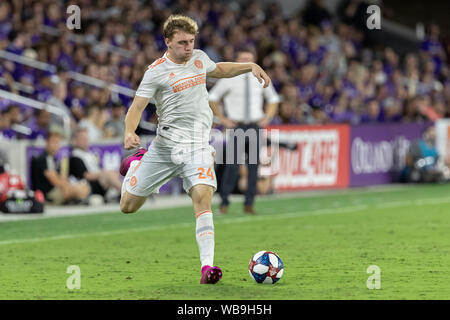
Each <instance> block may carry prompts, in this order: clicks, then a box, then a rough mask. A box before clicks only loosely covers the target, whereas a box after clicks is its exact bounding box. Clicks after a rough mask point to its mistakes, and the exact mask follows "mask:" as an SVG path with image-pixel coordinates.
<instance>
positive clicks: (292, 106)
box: [0, 0, 450, 204]
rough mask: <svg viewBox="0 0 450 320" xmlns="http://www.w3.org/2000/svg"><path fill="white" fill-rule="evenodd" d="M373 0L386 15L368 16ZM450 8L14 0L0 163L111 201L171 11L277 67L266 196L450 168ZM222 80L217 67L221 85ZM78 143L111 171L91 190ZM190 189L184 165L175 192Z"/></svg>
mask: <svg viewBox="0 0 450 320" xmlns="http://www.w3.org/2000/svg"><path fill="white" fill-rule="evenodd" d="M372 4H375V5H377V6H378V7H379V8H380V17H381V20H380V26H381V29H369V28H368V27H367V20H368V19H369V17H370V16H371V14H370V13H368V12H367V8H368V7H369V6H370V5H372ZM70 5H77V6H78V7H79V8H80V15H81V16H80V17H81V19H80V28H79V29H73V30H70V29H69V28H68V27H67V24H66V22H67V19H68V18H69V16H70V15H71V14H72V12H70V13H67V8H68V7H69V6H70ZM449 9H450V8H449V4H448V2H446V1H428V2H427V3H426V5H424V4H423V1H416V0H410V1H408V4H407V6H405V3H404V2H403V1H362V0H343V1H338V0H336V1H333V0H328V1H327V0H303V1H302V0H295V1H290V0H282V1H216V0H214V1H208V0H189V1H187V0H186V1H183V0H180V1H172V0H155V1H145V0H142V1H139V0H130V1H118V0H98V1H94V0H79V1H57V0H48V1H46V0H39V1H36V0H14V1H13V0H3V1H1V2H0V161H1V163H0V164H1V166H0V170H1V174H8V179H9V178H10V177H15V179H18V180H20V181H21V183H20V184H14V183H11V182H4V184H3V187H2V189H0V191H1V192H3V194H6V193H7V191H8V190H15V189H27V188H28V189H31V190H34V191H36V190H40V191H42V192H44V197H45V199H46V200H47V201H53V202H54V203H85V202H86V201H85V200H84V199H87V198H89V197H90V196H92V195H93V194H96V195H100V197H99V198H98V197H97V198H92V199H97V200H98V201H97V200H96V201H97V202H99V203H103V202H117V201H118V195H119V190H120V188H119V187H118V186H120V177H119V176H118V175H117V174H116V175H115V174H114V172H116V173H117V171H118V168H119V166H120V161H121V159H122V158H123V157H124V156H125V155H126V154H127V153H126V152H125V151H124V150H123V149H122V137H123V133H124V123H123V121H124V117H125V114H126V112H127V109H128V107H129V106H130V104H131V101H132V99H133V97H134V92H135V90H136V88H137V87H138V85H139V83H140V81H141V79H142V76H143V74H144V72H145V71H146V69H147V67H148V66H149V65H150V64H151V63H152V62H153V61H155V60H156V59H158V58H160V57H161V56H162V55H163V54H164V52H165V49H166V48H165V44H164V37H163V34H162V24H163V22H164V21H165V19H166V18H167V17H168V16H169V15H170V14H173V13H181V14H184V15H188V16H190V17H191V18H193V19H194V20H195V21H196V22H197V23H198V25H199V34H198V36H197V39H196V47H197V48H199V49H202V50H204V51H205V52H206V53H207V54H208V55H209V57H210V58H211V59H212V60H214V61H215V62H220V61H235V58H236V52H237V51H238V50H239V49H240V48H243V47H252V48H254V50H255V51H256V53H257V63H258V64H259V65H260V66H262V67H263V68H264V69H265V70H266V71H267V73H268V74H269V76H270V77H271V79H272V82H273V85H274V87H275V90H276V91H277V93H278V95H279V96H280V99H281V102H280V103H279V106H278V113H277V115H276V116H275V117H274V118H273V119H272V122H271V123H270V125H269V126H268V127H267V129H268V130H269V131H270V130H273V129H277V130H280V132H281V133H282V134H281V135H280V140H279V141H277V142H278V143H279V145H278V147H279V152H278V154H276V155H274V154H270V153H268V154H269V156H268V158H269V159H268V161H266V162H265V164H264V165H262V166H261V170H260V177H259V179H260V181H259V185H258V192H259V193H260V194H267V193H277V192H284V191H299V190H305V189H316V188H348V187H356V186H367V185H376V184H389V183H398V182H446V181H447V180H448V174H449V173H448V165H449V163H450V142H449V141H450V129H449V128H450V121H449V120H448V119H446V118H449V117H450V69H449V63H448V62H449V58H450V56H449V55H450V22H449V20H448V16H447V15H448V12H450V10H449ZM214 84H215V81H214V79H208V83H207V87H208V89H209V88H211V87H212V86H214ZM155 110H156V109H155V106H154V105H152V104H149V106H148V107H147V109H146V110H145V113H144V116H143V119H142V121H141V123H140V125H139V128H138V130H137V133H138V134H139V135H140V136H142V141H143V143H144V144H146V145H148V144H149V143H150V142H151V140H152V139H153V138H154V135H155V133H156V125H157V123H158V118H157V115H156V113H155ZM83 128H84V129H83ZM214 128H215V129H217V131H215V132H216V133H217V132H218V131H220V130H224V128H223V127H222V126H221V125H220V124H219V123H215V124H214ZM51 136H59V137H60V138H61V141H56V142H54V141H52V140H51V139H50V137H51ZM52 143H54V144H55V146H54V149H56V151H55V152H49V148H50V149H51V144H52ZM213 145H214V146H215V147H216V149H220V147H221V146H223V141H221V140H220V139H214V144H213ZM76 148H78V149H81V150H84V151H86V150H88V152H87V153H85V154H84V156H85V157H86V158H84V160H85V162H86V163H89V165H85V168H82V169H81V171H82V172H83V170H84V171H92V172H93V173H97V178H99V176H101V175H102V174H104V175H110V176H111V177H110V180H108V183H106V182H105V181H100V180H99V181H98V183H99V184H100V186H101V189H96V188H95V187H93V184H92V183H90V185H91V188H90V191H88V192H86V191H85V189H83V184H82V181H81V180H83V174H81V175H80V174H79V173H76V172H74V171H72V169H71V168H74V167H76V165H74V164H73V157H72V154H73V150H74V149H76ZM43 153H45V157H44V158H45V159H47V158H46V157H47V156H48V155H50V156H51V157H52V159H53V160H52V165H53V166H54V167H55V170H56V171H57V172H58V173H60V175H61V176H60V178H61V179H63V180H64V181H65V182H61V184H63V185H65V184H67V188H69V186H70V188H69V189H70V191H67V192H63V194H62V200H61V195H59V197H58V196H56V195H55V196H54V197H53V196H52V197H48V195H47V194H46V191H50V189H49V190H47V189H48V186H41V184H40V180H41V179H43V178H42V176H39V174H37V173H38V171H39V163H38V162H39V160H36V159H39V157H40V156H41V155H42V154H43ZM87 154H90V155H92V157H89V156H87ZM216 156H217V157H221V156H223V154H222V153H220V152H218V154H217V155H216ZM88 158H89V159H88ZM44 161H48V160H44ZM218 163H220V161H219V162H218ZM47 165H48V163H47ZM33 168H34V169H33ZM221 169H222V168H221V165H220V164H217V167H216V170H217V174H218V179H219V180H220V178H221V177H220V174H221ZM33 170H34V171H35V172H34V173H33ZM99 172H100V174H98V173H99ZM245 175H246V172H245V168H243V170H242V171H241V178H242V179H241V181H239V182H238V183H237V185H236V190H235V192H236V193H241V192H243V191H245V188H246V186H245V181H244V180H245V179H244V178H245ZM5 179H6V178H5ZM94 180H95V179H94ZM97 180H98V179H97ZM0 181H2V180H1V179H0ZM4 181H6V180H4ZM8 181H9V180H8ZM219 185H220V183H219ZM97 187H98V186H97ZM41 189H46V190H41ZM181 190H182V189H181V184H180V181H179V180H178V179H174V180H172V181H171V182H169V183H168V184H166V185H165V186H164V187H163V188H162V189H161V193H162V194H169V195H174V194H179V193H181ZM70 192H75V193H76V194H77V196H76V197H75V196H74V197H66V193H70ZM58 199H59V200H58ZM92 199H91V200H92ZM96 201H93V200H92V201H91V202H90V203H91V204H92V203H97V202H96Z"/></svg>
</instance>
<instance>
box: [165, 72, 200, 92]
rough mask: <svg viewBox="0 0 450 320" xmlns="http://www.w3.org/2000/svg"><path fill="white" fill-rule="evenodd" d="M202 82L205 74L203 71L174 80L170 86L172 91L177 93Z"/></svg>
mask: <svg viewBox="0 0 450 320" xmlns="http://www.w3.org/2000/svg"><path fill="white" fill-rule="evenodd" d="M204 83H206V75H205V74H204V73H201V74H198V75H196V76H193V77H188V78H184V79H180V80H178V81H175V82H174V83H173V84H171V85H170V86H171V87H172V90H173V92H174V93H177V92H180V91H183V90H186V89H189V88H192V87H195V86H198V85H200V84H204Z"/></svg>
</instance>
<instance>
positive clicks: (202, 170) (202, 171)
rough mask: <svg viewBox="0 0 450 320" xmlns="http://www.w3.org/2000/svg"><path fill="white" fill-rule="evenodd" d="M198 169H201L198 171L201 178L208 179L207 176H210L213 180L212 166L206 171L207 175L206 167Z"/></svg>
mask: <svg viewBox="0 0 450 320" xmlns="http://www.w3.org/2000/svg"><path fill="white" fill-rule="evenodd" d="M197 170H198V171H199V173H198V178H199V179H206V177H210V178H211V180H214V175H213V171H212V170H211V168H208V171H206V176H205V168H198V169H197Z"/></svg>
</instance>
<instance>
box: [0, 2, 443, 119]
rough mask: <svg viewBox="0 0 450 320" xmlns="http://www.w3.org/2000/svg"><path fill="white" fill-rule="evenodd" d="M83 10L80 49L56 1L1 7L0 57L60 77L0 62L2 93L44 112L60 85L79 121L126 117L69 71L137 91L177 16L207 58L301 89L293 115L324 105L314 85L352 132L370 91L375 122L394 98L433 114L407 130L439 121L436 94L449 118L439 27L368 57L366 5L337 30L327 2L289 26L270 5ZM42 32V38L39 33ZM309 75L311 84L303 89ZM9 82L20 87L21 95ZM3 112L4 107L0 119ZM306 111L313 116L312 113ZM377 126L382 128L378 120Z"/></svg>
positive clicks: (354, 5) (350, 11) (344, 5)
mask: <svg viewBox="0 0 450 320" xmlns="http://www.w3.org/2000/svg"><path fill="white" fill-rule="evenodd" d="M87 2H89V3H87V4H86V5H85V8H84V9H83V10H82V13H83V25H85V27H83V28H82V29H81V30H77V39H75V40H72V39H68V35H69V32H68V30H67V28H66V26H65V17H64V14H62V12H63V11H64V10H63V11H58V10H61V8H62V7H61V4H60V3H57V1H56V2H55V1H54V0H50V1H47V2H45V3H42V2H41V1H31V3H30V2H29V1H25V0H3V1H0V49H2V50H8V51H10V52H12V53H16V54H19V55H22V56H23V57H27V58H30V59H36V60H38V61H41V62H45V63H51V64H52V65H53V68H52V69H53V70H56V73H55V74H53V73H54V72H55V71H53V70H52V69H47V71H41V70H39V69H36V68H32V67H30V66H25V65H21V64H20V63H16V62H12V61H10V60H7V59H2V60H1V61H0V77H2V78H4V81H2V82H3V83H4V84H0V89H6V90H7V91H11V92H14V93H17V94H21V95H24V96H28V97H31V98H34V99H37V100H39V101H43V102H45V101H48V100H49V99H50V97H52V96H55V93H54V92H53V91H54V86H55V85H54V84H55V83H57V82H58V81H59V82H64V83H65V85H64V86H65V87H66V91H67V92H68V93H69V94H68V95H66V98H65V99H64V100H63V101H62V102H63V103H64V104H65V105H66V106H67V107H68V108H69V109H70V111H71V114H72V116H73V117H74V120H75V121H77V122H79V121H80V120H82V119H83V118H84V117H85V112H86V108H87V106H89V105H98V106H102V107H105V108H107V109H108V111H111V115H112V114H113V112H112V110H110V108H111V107H112V104H113V101H114V102H117V101H118V99H120V100H121V101H122V104H123V105H124V106H125V107H128V106H129V104H130V103H131V98H130V97H128V96H127V95H124V94H117V93H114V94H112V92H110V90H109V89H108V88H105V89H102V88H98V87H94V86H91V85H89V86H86V88H85V89H83V88H81V87H80V86H75V87H74V88H72V83H73V82H70V81H68V80H67V77H68V75H69V74H68V72H67V71H68V70H71V71H76V72H80V73H83V74H85V75H88V76H91V77H94V78H97V79H101V80H105V81H106V82H108V83H111V84H117V85H120V86H123V87H126V88H129V89H133V88H136V87H137V86H138V84H139V83H140V81H141V79H142V76H143V73H144V72H145V70H146V68H147V65H148V64H149V63H151V62H152V61H154V60H155V59H157V58H159V57H161V56H162V55H163V53H164V51H163V50H164V37H163V36H162V33H161V23H162V21H164V17H167V16H168V15H169V14H170V13H171V12H173V11H179V12H185V13H186V14H188V15H191V16H192V17H194V18H195V19H196V20H197V22H198V23H199V26H200V30H199V44H200V48H201V49H203V50H206V51H207V52H209V53H210V54H211V56H212V57H216V58H217V59H218V57H221V59H220V60H224V61H231V60H232V59H233V57H234V55H235V50H238V48H239V47H242V46H249V45H251V46H253V47H255V50H256V51H257V53H258V56H259V57H260V59H259V61H258V62H259V63H260V64H261V65H263V66H264V68H265V69H266V70H267V72H268V74H269V75H270V76H271V79H272V81H273V86H274V88H275V90H277V92H280V91H281V89H282V88H283V87H284V86H285V85H286V84H288V83H290V82H293V83H294V85H295V86H296V87H297V90H298V95H299V98H298V99H301V100H302V101H300V102H298V103H296V105H299V104H301V103H303V104H305V103H306V104H309V105H311V101H310V100H311V99H316V100H317V97H318V96H319V98H320V99H322V100H324V99H325V97H323V95H324V93H323V92H322V91H321V89H320V88H318V86H317V85H316V84H317V81H318V80H320V81H321V82H323V83H322V85H323V86H327V85H330V86H331V89H332V91H333V94H334V95H335V97H334V103H330V102H329V101H328V102H321V109H322V110H323V111H324V112H325V113H326V115H329V116H330V118H331V119H332V120H333V121H337V122H348V121H350V120H349V119H350V118H352V117H349V113H354V114H353V116H355V114H359V113H358V112H360V110H355V109H354V108H355V106H356V105H358V104H360V102H358V99H371V98H373V97H374V96H375V91H376V89H375V88H376V86H380V89H379V90H380V91H381V92H385V93H386V94H385V96H384V97H383V98H382V99H380V98H378V97H377V100H378V103H379V104H380V110H381V112H382V113H383V114H384V113H385V112H387V113H389V114H390V116H389V119H392V116H394V114H397V111H395V110H393V109H392V108H391V107H388V109H386V105H387V104H389V105H390V106H391V105H392V104H391V101H392V100H390V98H395V99H398V102H399V103H400V104H402V105H403V104H404V103H405V100H406V99H414V98H415V97H417V96H419V95H427V96H429V97H430V99H431V101H432V103H430V104H429V106H428V107H427V108H428V110H429V111H433V110H434V111H435V112H434V113H433V112H427V114H426V115H421V116H420V117H418V118H417V119H415V117H414V116H413V117H412V118H411V115H410V114H409V115H407V116H406V117H407V118H406V119H405V121H416V120H421V119H422V118H423V117H425V118H427V119H432V120H433V119H437V118H439V117H441V114H442V112H441V111H440V110H441V109H442V105H441V104H439V103H437V104H436V103H435V101H436V99H435V97H434V95H435V94H436V91H438V92H439V91H440V90H441V91H442V94H443V100H442V103H443V104H444V106H445V107H444V109H445V110H446V111H445V112H444V114H448V113H450V93H447V94H446V93H445V92H446V91H448V92H450V89H446V87H448V86H449V81H450V70H449V66H448V58H447V56H446V54H448V52H447V53H446V51H445V49H446V47H450V46H449V45H448V44H446V43H444V42H443V40H444V39H443V38H442V37H441V30H440V29H439V26H437V25H436V24H432V25H430V27H429V28H428V29H427V37H426V39H425V40H424V41H423V42H422V43H421V45H420V47H419V48H418V49H417V52H409V53H406V57H405V58H404V59H400V55H399V53H398V52H395V51H394V50H393V49H392V48H390V47H384V48H383V46H377V47H374V48H372V49H371V48H368V47H367V45H366V44H367V43H365V42H364V41H363V40H364V36H366V37H367V36H368V35H370V34H372V33H376V32H375V31H374V30H368V29H367V28H366V21H367V12H366V9H367V6H368V1H364V0H343V1H341V5H338V6H337V7H336V9H337V14H338V17H341V19H340V21H339V22H338V23H337V24H336V23H335V21H336V18H338V17H333V16H331V15H330V12H328V9H327V7H328V6H325V4H326V3H325V1H323V0H309V1H308V2H307V4H306V6H305V7H304V9H303V10H302V11H301V12H299V14H297V15H296V14H295V13H294V12H289V13H290V14H292V15H291V16H290V17H287V16H283V15H282V13H281V6H280V5H278V4H276V3H274V2H272V3H268V4H267V5H266V4H262V3H259V2H258V1H251V2H249V3H246V4H244V5H242V6H241V5H240V4H238V3H239V2H236V3H234V2H226V1H212V0H206V1H201V0H191V1H189V2H187V1H166V0H163V1H144V2H139V1H137V2H133V3H134V4H133V5H129V4H128V3H127V2H126V1H122V2H117V1H113V2H112V3H111V4H110V7H109V8H108V10H105V5H104V3H105V2H104V1H87ZM120 12H121V13H120ZM119 13H120V14H119ZM119 17H120V19H121V20H120V21H119V20H118V19H119ZM300 17H303V19H299V18H300ZM42 25H46V26H47V27H48V28H46V29H42V28H37V26H42ZM307 26H308V27H307ZM49 30H50V31H49ZM49 32H51V33H52V35H50V33H49ZM58 33H59V35H58ZM78 36H79V38H78ZM78 39H80V41H78ZM111 48H113V50H112V52H111V51H110V49H111ZM447 51H448V50H447ZM402 55H403V53H402ZM130 57H133V58H132V59H130ZM358 61H360V62H358ZM311 66H312V67H311ZM312 69H315V70H312ZM348 69H351V70H350V72H347V71H348ZM48 70H52V71H48ZM299 70H300V71H299ZM311 74H312V75H313V77H312V79H310V80H308V79H306V80H305V78H310V75H311ZM58 79H59V80H58ZM71 80H72V79H71ZM5 81H6V83H5ZM52 81H53V82H52ZM15 82H16V83H20V84H24V85H25V87H19V86H17V85H15V84H14V83H15ZM67 86H69V88H68V87H67ZM208 87H209V86H208ZM24 88H28V89H24ZM440 88H441V89H440ZM58 90H59V91H60V92H62V90H60V89H58ZM343 92H346V94H347V95H348V96H347V97H346V98H344V99H343V100H347V101H346V103H348V104H349V105H348V106H343V105H340V106H339V107H337V101H338V99H339V96H340V95H341V94H342V93H343ZM283 95H284V94H283ZM356 97H358V98H356ZM355 99H356V100H355ZM342 103H343V102H342ZM9 104H11V103H10V102H9V101H7V102H6V101H4V99H0V110H1V109H3V108H5V107H6V106H8V105H9ZM58 104H59V103H58ZM324 105H325V107H324ZM430 106H431V109H433V110H431V109H430V108H429V107H430ZM396 108H397V107H396V104H394V109H396ZM447 109H448V110H447ZM295 110H296V112H295V113H296V114H297V115H298V116H299V117H300V115H302V112H301V111H298V108H296V109H295ZM303 111H305V112H306V113H307V114H311V113H309V112H310V111H311V110H303ZM347 111H349V112H347ZM152 112H153V111H152ZM402 112H403V110H402ZM406 113H407V112H406ZM394 117H396V116H394ZM146 118H147V119H154V118H155V116H154V114H148V116H147V117H146ZM300 118H302V117H300ZM413 118H414V119H415V120H414V119H413ZM302 119H303V120H302V121H303V122H304V121H305V119H304V118H302ZM352 119H353V120H351V123H356V122H357V121H356V122H355V121H354V117H353V118H352ZM386 119H387V118H386ZM380 121H384V120H383V118H380ZM386 121H388V120H386ZM389 121H391V120H389Z"/></svg>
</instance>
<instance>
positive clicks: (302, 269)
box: [0, 185, 450, 300]
mask: <svg viewBox="0 0 450 320" xmlns="http://www.w3.org/2000/svg"><path fill="white" fill-rule="evenodd" d="M255 207H256V209H257V210H258V212H259V215H258V216H246V215H244V214H243V213H242V204H240V203H235V204H233V205H232V206H231V207H230V211H229V213H228V214H227V215H226V216H215V233H216V256H215V264H217V265H219V266H221V267H222V268H223V270H224V277H223V279H222V281H221V282H219V283H218V284H217V285H214V286H212V285H208V286H205V285H200V284H199V280H200V278H199V277H200V261H199V257H198V249H197V243H196V241H195V230H194V223H195V221H194V220H195V218H194V217H193V212H192V208H191V207H184V208H173V209H161V210H150V211H141V212H138V213H137V214H133V215H124V214H121V213H119V212H117V213H102V214H100V213H99V214H91V215H80V216H72V217H58V218H51V219H39V220H30V221H17V222H3V223H0V257H1V259H0V299H191V300H192V299H222V300H224V299H225V300H226V299H450V273H449V269H450V267H449V266H450V236H449V230H450V185H427V186H408V187H407V186H405V187H389V188H386V189H372V190H369V189H368V190H364V189H362V190H348V191H339V192H326V193H323V194H320V195H314V196H302V197H297V198H290V197H289V196H286V195H283V196H278V197H277V196H273V197H271V198H265V199H263V198H258V199H257V203H256V206H255ZM213 210H217V206H214V207H213ZM260 250H271V251H275V252H277V253H278V254H279V255H280V257H281V258H282V260H283V262H284V265H285V270H284V275H283V277H282V279H281V280H280V281H279V282H278V283H277V284H275V285H261V284H257V283H255V282H254V281H253V280H252V279H251V278H250V276H249V274H248V269H247V268H248V262H249V260H250V258H251V256H252V255H253V254H254V253H256V252H257V251H260ZM69 265H77V266H79V267H80V270H81V289H79V290H69V289H67V287H66V280H67V278H68V277H69V276H70V274H68V273H66V270H67V267H68V266H69ZM370 265H377V266H378V267H379V268H380V269H381V289H380V290H369V289H368V288H367V287H366V281H367V279H368V277H369V276H370V274H367V273H366V270H367V268H368V267H369V266H370Z"/></svg>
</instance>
